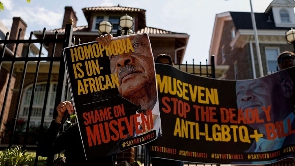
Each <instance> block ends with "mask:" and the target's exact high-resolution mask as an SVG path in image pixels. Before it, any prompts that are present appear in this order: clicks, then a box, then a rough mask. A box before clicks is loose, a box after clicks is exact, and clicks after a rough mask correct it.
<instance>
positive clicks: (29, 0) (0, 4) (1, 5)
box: [0, 0, 31, 12]
mask: <svg viewBox="0 0 295 166" xmlns="http://www.w3.org/2000/svg"><path fill="white" fill-rule="evenodd" d="M26 1H27V2H28V3H30V2H31V0H26ZM2 10H4V4H3V3H2V2H1V1H0V12H1V11H2Z"/></svg>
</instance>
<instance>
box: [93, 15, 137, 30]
mask: <svg viewBox="0 0 295 166" xmlns="http://www.w3.org/2000/svg"><path fill="white" fill-rule="evenodd" d="M97 17H103V20H104V21H109V19H110V17H118V18H119V20H118V29H120V25H119V21H120V17H121V16H118V15H111V16H101V15H96V16H94V17H93V18H94V19H93V24H92V30H91V31H98V29H96V28H95V27H96V24H97V23H99V22H96V20H97V19H96V18H97ZM111 24H112V25H113V23H112V22H111ZM132 28H133V27H132ZM118 29H114V27H113V29H112V33H117V31H118Z"/></svg>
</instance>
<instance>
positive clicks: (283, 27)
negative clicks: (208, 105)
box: [209, 0, 295, 80]
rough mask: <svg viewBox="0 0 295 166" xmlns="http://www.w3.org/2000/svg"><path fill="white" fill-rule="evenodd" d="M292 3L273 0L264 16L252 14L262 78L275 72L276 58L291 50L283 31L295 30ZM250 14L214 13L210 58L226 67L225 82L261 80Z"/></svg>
mask: <svg viewBox="0 0 295 166" xmlns="http://www.w3.org/2000/svg"><path fill="white" fill-rule="evenodd" d="M294 6H295V2H294V1H288V0H273V1H272V2H271V3H270V4H269V6H268V7H267V8H266V9H265V12H264V13H254V15H255V20H256V27H257V35H258V41H259V50H260V55H261V61H262V68H263V74H264V76H265V75H267V74H270V73H272V72H275V71H277V61H276V60H277V56H278V54H279V53H280V52H283V51H286V50H291V51H293V46H291V45H288V44H287V42H286V39H285V32H286V31H287V30H290V29H291V28H292V27H295V13H294ZM254 34H255V33H254V30H253V26H252V20H251V13H250V12H232V11H227V12H223V13H219V14H216V17H215V24H214V27H213V33H212V39H211V45H210V50H209V52H210V55H215V62H216V65H229V70H227V71H226V73H225V76H224V79H233V80H237V79H251V78H258V77H260V74H259V66H258V59H257V51H256V45H255V44H256V43H255V38H254Z"/></svg>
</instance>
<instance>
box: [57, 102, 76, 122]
mask: <svg viewBox="0 0 295 166" xmlns="http://www.w3.org/2000/svg"><path fill="white" fill-rule="evenodd" d="M56 110H57V117H56V118H55V122H56V123H60V122H61V120H62V118H63V116H64V115H65V113H66V112H68V113H69V114H70V115H71V114H73V113H74V107H73V105H72V103H71V102H70V101H64V102H61V103H59V105H58V106H57V107H56Z"/></svg>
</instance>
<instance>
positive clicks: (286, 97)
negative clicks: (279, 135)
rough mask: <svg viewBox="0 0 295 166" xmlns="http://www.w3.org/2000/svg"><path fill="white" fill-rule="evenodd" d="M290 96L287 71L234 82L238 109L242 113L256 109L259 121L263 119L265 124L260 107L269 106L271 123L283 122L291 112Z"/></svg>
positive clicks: (291, 85) (290, 87)
mask: <svg viewBox="0 0 295 166" xmlns="http://www.w3.org/2000/svg"><path fill="white" fill-rule="evenodd" d="M292 94H293V81H292V80H291V78H290V75H289V73H288V72H287V71H280V72H277V73H275V74H273V75H269V76H266V77H263V78H260V79H253V80H240V81H237V82H236V95H237V106H238V109H242V110H243V111H244V113H246V112H247V111H249V110H250V109H252V110H253V109H257V110H258V114H259V117H260V119H264V120H265V123H267V122H266V118H265V113H264V111H263V110H262V107H266V108H267V107H268V106H271V118H272V119H271V120H272V122H274V121H277V120H283V119H284V118H285V117H286V116H287V115H288V114H289V113H290V112H292V111H293V105H292V103H291V99H290V98H291V97H292ZM250 116H251V115H250ZM250 126H251V125H250ZM252 127H253V126H252Z"/></svg>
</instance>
